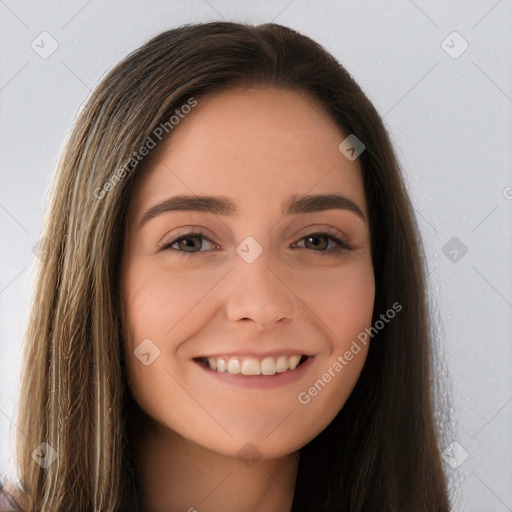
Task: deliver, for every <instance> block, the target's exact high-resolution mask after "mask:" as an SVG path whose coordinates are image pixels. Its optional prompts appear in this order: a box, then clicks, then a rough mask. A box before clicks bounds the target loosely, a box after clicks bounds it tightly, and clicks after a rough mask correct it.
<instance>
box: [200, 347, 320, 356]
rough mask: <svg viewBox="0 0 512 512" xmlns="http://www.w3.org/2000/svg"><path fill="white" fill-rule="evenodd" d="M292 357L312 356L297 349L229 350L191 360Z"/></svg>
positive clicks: (205, 354)
mask: <svg viewBox="0 0 512 512" xmlns="http://www.w3.org/2000/svg"><path fill="white" fill-rule="evenodd" d="M293 355H304V356H308V357H311V356H313V354H311V353H310V352H309V351H304V350H301V349H297V348H281V349H275V350H269V351H265V352H255V351H254V350H241V349H240V350H229V351H226V352H223V351H216V352H211V353H208V354H207V353H204V354H199V355H197V356H194V357H193V359H199V358H201V357H213V358H218V357H225V358H231V357H254V358H256V359H264V358H265V357H279V356H293Z"/></svg>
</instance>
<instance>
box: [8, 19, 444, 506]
mask: <svg viewBox="0 0 512 512" xmlns="http://www.w3.org/2000/svg"><path fill="white" fill-rule="evenodd" d="M43 240H44V247H43V258H42V259H43V262H42V267H41V270H40V274H39V280H38V284H37V289H36V295H35V301H34V305H33V310H32V316H31V321H30V326H29V330H28V335H27V338H28V343H27V348H26V354H25V361H24V368H25V371H24V376H23V384H22V396H21V403H20V413H19V418H18V424H19V426H20V429H21V431H22V432H23V433H24V435H20V438H19V439H18V445H17V448H18V465H19V477H20V484H21V485H20V487H21V488H22V489H23V491H19V492H18V493H17V494H16V496H17V498H18V500H19V501H20V502H23V503H22V506H23V509H24V510H48V511H50V510H51V511H65V510H73V511H78V510H84V511H85V510H102V511H114V510H147V511H160V510H166V511H171V512H172V511H175V510H189V511H193V510H197V511H199V512H203V511H209V512H213V511H217V510H230V511H233V512H236V511H242V510H243V511H264V512H271V511H281V512H283V511H308V512H311V511H329V512H330V511H374V510H375V511H387V510H390V511H391V510H393V511H408V512H409V511H429V512H431V511H448V510H449V503H448V497H447V489H446V482H445V477H444V474H443V470H442V467H441V462H440V454H439V446H438V439H437V435H436V428H435V424H434V420H433V408H434V406H433V403H432V402H433V400H432V394H431V390H430V382H431V378H432V369H431V367H430V355H431V354H430V346H429V343H430V336H429V325H428V319H427V308H426V302H425V284H424V273H423V269H422V253H421V246H420V242H419V236H418V231H417V227H416V224H415V221H414V216H413V213H412V210H411V206H410V203H409V200H408V197H407V194H406V192H405V189H404V185H403V182H402V178H401V176H400V171H399V166H398V163H397V161H396V158H395V155H394V152H393V149H392V146H391V144H390V141H389V138H388V135H387V133H386V130H385V128H384V126H383V124H382V121H381V119H380V117H379V115H378V114H377V112H376V111H375V109H374V107H373V106H372V105H371V103H370V102H369V100H368V99H367V98H366V97H365V95H364V93H363V92H362V91H361V89H360V88H359V86H358V85H357V84H356V83H355V81H354V80H353V79H352V78H351V77H350V75H349V74H348V73H347V71H346V70H345V69H344V68H343V67H342V66H341V65H340V64H339V63H337V62H336V61H335V59H334V58H333V57H332V56H330V55H329V54H328V53H327V52H326V51H325V50H323V49H322V48H321V47H320V46H319V45H318V44H316V43H315V42H313V41H311V40H310V39H308V38H306V37H304V36H302V35H299V34H297V33H296V32H294V31H292V30H290V29H288V28H285V27H282V26H279V25H275V24H267V25H262V26H258V27H252V26H246V25H242V24H235V23H224V22H222V23H217V22H216V23H206V24H199V25H191V26H185V27H181V28H178V29H176V30H170V31H168V32H165V33H163V34H160V35H159V36H157V37H155V38H153V39H152V40H151V41H149V42H148V43H147V44H145V45H144V46H143V47H141V48H140V49H138V50H137V51H135V52H134V53H132V54H131V55H129V56H128V57H127V58H126V59H125V60H124V61H123V62H121V63H120V64H119V65H118V66H117V67H116V68H115V69H114V70H113V71H111V72H110V74H109V75H108V76H107V77H106V78H105V79H104V80H103V82H102V83H101V84H100V85H99V86H98V88H97V89H96V91H95V92H94V94H93V95H92V97H91V98H90V100H89V101H88V103H87V105H86V106H85V108H84V110H83V112H81V114H80V116H79V118H78V120H77V123H76V125H75V127H74V130H73V132H72V134H71V136H70V138H69V140H68V142H67V146H66V149H65V151H64V154H63V156H62V159H61V162H60V165H59V169H58V173H57V177H56V181H55V184H54V186H53V192H52V196H51V201H50V208H49V212H48V216H47V219H46V224H45V228H44V238H43Z"/></svg>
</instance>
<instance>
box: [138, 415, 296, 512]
mask: <svg viewBox="0 0 512 512" xmlns="http://www.w3.org/2000/svg"><path fill="white" fill-rule="evenodd" d="M137 424H138V427H137V432H136V433H135V435H134V436H133V440H134V447H135V451H134V454H135V465H136V468H137V470H136V474H137V480H138V488H139V495H140V497H141V502H142V503H143V504H144V505H143V510H145V511H147V512H164V511H165V512H225V511H226V510H229V511H230V512H289V511H291V507H292V502H293V495H294V490H295V480H296V477H297V469H298V462H299V454H298V452H295V453H292V454H289V455H286V456H284V457H281V458H278V459H270V460H264V459H260V460H258V461H256V460H253V461H242V460H240V459H238V458H233V457H227V456H224V455H222V454H219V453H217V452H214V451H212V450H209V449H207V448H205V447H203V446H200V445H198V444H196V443H194V442H192V441H189V440H187V439H185V438H183V437H181V436H180V435H178V434H176V433H175V432H173V431H171V430H169V429H167V428H165V427H163V426H161V425H155V424H149V423H148V422H147V421H146V422H137ZM244 462H245V463H244ZM228 504H229V506H228Z"/></svg>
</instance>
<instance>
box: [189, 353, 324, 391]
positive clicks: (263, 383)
mask: <svg viewBox="0 0 512 512" xmlns="http://www.w3.org/2000/svg"><path fill="white" fill-rule="evenodd" d="M313 359H314V356H310V357H308V358H307V359H306V361H304V362H303V363H302V364H301V365H300V366H297V368H295V370H287V371H285V372H283V373H276V374H274V375H242V374H237V375H231V374H230V373H227V372H222V373H221V372H218V371H216V370H210V369H209V368H207V367H206V366H205V365H204V364H203V363H200V362H196V361H194V363H195V364H196V365H198V366H199V367H200V368H201V369H202V370H203V371H204V372H206V373H207V374H208V375H211V376H212V377H213V378H214V379H218V380H219V381H220V382H224V383H226V384H231V385H233V386H238V387H241V388H253V389H275V388H278V387H281V386H285V385H287V384H291V383H292V382H295V381H297V380H299V379H300V378H301V377H302V376H303V375H304V373H305V372H307V371H308V369H309V367H310V366H311V363H312V361H313Z"/></svg>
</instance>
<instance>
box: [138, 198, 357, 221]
mask: <svg viewBox="0 0 512 512" xmlns="http://www.w3.org/2000/svg"><path fill="white" fill-rule="evenodd" d="M331 209H338V210H348V211H350V212H353V213H355V214H356V215H357V216H358V217H360V218H361V219H362V220H363V221H366V218H365V215H364V214H363V212H362V210H361V208H359V206H357V204H356V203H355V202H354V201H352V200H351V199H349V198H348V197H345V196H342V195H339V194H316V195H307V196H301V197H298V196H297V195H293V196H291V197H290V198H289V199H288V202H287V203H286V204H285V205H284V207H283V211H282V213H283V215H296V214H299V213H313V212H320V211H323V210H331ZM170 211H195V212H208V213H213V214H215V215H227V216H234V215H236V213H237V206H236V203H235V202H233V201H232V200H231V199H229V198H228V197H223V196H197V195H193V196H190V195H180V196H174V197H170V198H169V199H166V200H165V201H163V202H161V203H158V204H156V205H154V206H152V207H151V208H150V209H149V210H147V211H146V213H145V214H144V215H143V216H142V218H141V220H140V223H139V227H142V225H144V224H145V223H146V222H147V221H149V220H150V219H152V218H154V217H156V216H157V215H160V214H162V213H164V212H170Z"/></svg>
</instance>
